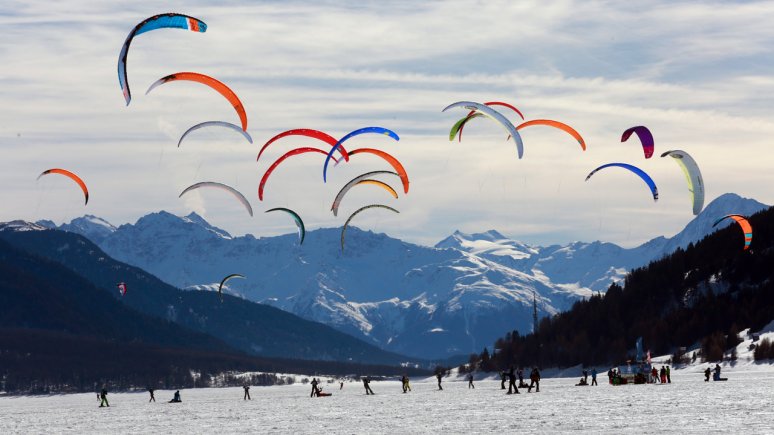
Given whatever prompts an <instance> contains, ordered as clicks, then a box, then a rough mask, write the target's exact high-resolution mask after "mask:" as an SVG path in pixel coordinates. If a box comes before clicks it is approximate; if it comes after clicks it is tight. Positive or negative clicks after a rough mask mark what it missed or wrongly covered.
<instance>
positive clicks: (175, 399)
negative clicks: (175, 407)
mask: <svg viewBox="0 0 774 435" xmlns="http://www.w3.org/2000/svg"><path fill="white" fill-rule="evenodd" d="M181 402H182V400H181V399H180V390H177V391H175V395H174V397H172V400H170V401H169V403H181Z"/></svg>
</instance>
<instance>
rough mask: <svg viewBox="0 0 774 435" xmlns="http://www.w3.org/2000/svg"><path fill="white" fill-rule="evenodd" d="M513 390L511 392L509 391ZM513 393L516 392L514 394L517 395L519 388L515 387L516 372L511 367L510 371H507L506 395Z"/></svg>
mask: <svg viewBox="0 0 774 435" xmlns="http://www.w3.org/2000/svg"><path fill="white" fill-rule="evenodd" d="M511 388H513V390H511ZM513 391H515V392H516V394H520V393H519V388H518V387H517V386H516V372H515V369H514V368H513V366H511V369H510V370H509V371H508V393H507V394H513Z"/></svg>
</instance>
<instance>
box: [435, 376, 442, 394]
mask: <svg viewBox="0 0 774 435" xmlns="http://www.w3.org/2000/svg"><path fill="white" fill-rule="evenodd" d="M435 377H436V378H438V390H439V391H440V390H443V387H442V386H441V379H443V373H442V372H438V373H436V374H435Z"/></svg>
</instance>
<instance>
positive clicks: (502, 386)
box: [500, 370, 506, 390]
mask: <svg viewBox="0 0 774 435" xmlns="http://www.w3.org/2000/svg"><path fill="white" fill-rule="evenodd" d="M505 376H506V375H505V370H503V371H501V372H500V389H501V390H504V389H505Z"/></svg>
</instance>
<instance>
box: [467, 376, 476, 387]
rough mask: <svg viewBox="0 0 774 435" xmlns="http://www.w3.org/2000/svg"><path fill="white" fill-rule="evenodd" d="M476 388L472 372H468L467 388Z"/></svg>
mask: <svg viewBox="0 0 774 435" xmlns="http://www.w3.org/2000/svg"><path fill="white" fill-rule="evenodd" d="M471 388H472V389H474V390H475V389H476V386H475V385H473V373H468V389H471Z"/></svg>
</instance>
